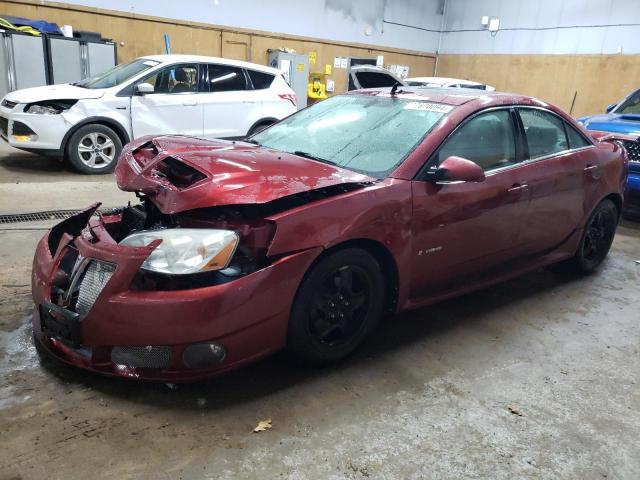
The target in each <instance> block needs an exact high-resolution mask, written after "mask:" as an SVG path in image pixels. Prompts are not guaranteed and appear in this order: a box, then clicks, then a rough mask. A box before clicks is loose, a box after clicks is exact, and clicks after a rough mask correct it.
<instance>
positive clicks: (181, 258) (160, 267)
mask: <svg viewBox="0 0 640 480" xmlns="http://www.w3.org/2000/svg"><path fill="white" fill-rule="evenodd" d="M158 239H160V240H162V243H161V244H160V245H158V247H156V249H155V250H153V252H151V255H149V256H148V257H147V259H146V260H145V261H144V262H143V263H142V268H143V269H144V270H150V271H153V272H159V273H168V274H172V275H185V274H190V273H197V272H206V271H211V270H221V269H224V268H226V267H227V265H229V262H230V261H231V258H232V257H233V254H234V253H235V251H236V247H237V246H238V242H239V241H240V237H239V235H238V234H237V233H236V232H232V231H230V230H209V229H201V228H172V229H167V230H144V231H141V232H136V233H132V234H131V235H129V236H128V237H126V238H124V239H123V240H122V241H120V245H127V246H130V247H144V246H146V245H148V244H149V243H151V242H152V241H154V240H158Z"/></svg>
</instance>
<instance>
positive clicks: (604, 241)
mask: <svg viewBox="0 0 640 480" xmlns="http://www.w3.org/2000/svg"><path fill="white" fill-rule="evenodd" d="M617 226H618V209H617V207H616V206H615V204H614V203H613V202H612V201H611V200H603V201H602V202H601V203H600V204H599V205H598V206H597V207H596V209H595V210H594V212H593V213H592V214H591V217H590V218H589V221H588V222H587V225H586V227H585V229H584V232H583V234H582V240H581V242H580V246H579V247H578V252H577V254H576V256H575V258H574V263H575V265H576V266H577V267H578V269H579V270H580V271H582V272H584V273H589V272H592V271H594V270H595V269H596V268H598V266H599V265H600V264H601V263H602V261H603V260H604V259H605V257H606V256H607V254H608V253H609V249H610V248H611V244H612V243H613V238H614V236H615V234H616V228H617Z"/></svg>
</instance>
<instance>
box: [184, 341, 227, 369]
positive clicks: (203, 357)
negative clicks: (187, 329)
mask: <svg viewBox="0 0 640 480" xmlns="http://www.w3.org/2000/svg"><path fill="white" fill-rule="evenodd" d="M226 356H227V349H226V348H224V345H221V344H219V343H197V344H195V345H189V346H188V347H187V348H185V349H184V352H183V353H182V361H183V362H184V364H185V365H186V366H187V367H189V368H206V367H213V366H214V365H217V364H219V363H222V362H223V361H224V359H225V357H226Z"/></svg>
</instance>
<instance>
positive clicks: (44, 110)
mask: <svg viewBox="0 0 640 480" xmlns="http://www.w3.org/2000/svg"><path fill="white" fill-rule="evenodd" d="M60 111H61V110H58V109H56V108H53V107H48V106H46V105H31V106H30V107H29V109H28V110H26V112H27V113H35V114H36V115H57V114H59V113H60Z"/></svg>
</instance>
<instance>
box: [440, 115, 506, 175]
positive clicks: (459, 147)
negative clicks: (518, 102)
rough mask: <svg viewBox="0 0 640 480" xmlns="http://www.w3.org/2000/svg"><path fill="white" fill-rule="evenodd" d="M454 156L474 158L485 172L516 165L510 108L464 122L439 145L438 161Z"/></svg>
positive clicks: (473, 160)
mask: <svg viewBox="0 0 640 480" xmlns="http://www.w3.org/2000/svg"><path fill="white" fill-rule="evenodd" d="M454 155H455V156H457V157H462V158H466V159H467V160H471V161H472V162H474V163H476V164H477V165H479V166H480V167H481V168H482V170H484V171H485V172H487V171H490V170H495V169H498V168H503V167H508V166H510V165H515V164H516V163H517V162H516V145H515V131H514V128H513V122H512V121H511V115H510V113H509V111H508V110H495V111H491V112H487V113H483V114H480V115H478V116H476V117H474V118H472V119H471V120H469V121H468V122H466V123H464V124H463V125H462V126H461V127H460V128H458V130H456V131H455V132H454V133H453V134H452V135H451V136H450V137H449V138H448V139H447V140H445V143H444V145H442V147H440V150H439V151H438V153H437V156H438V158H437V159H436V163H437V164H438V165H439V164H440V163H442V162H443V161H444V160H446V159H447V158H448V157H451V156H454Z"/></svg>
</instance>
